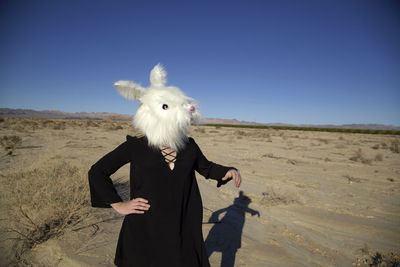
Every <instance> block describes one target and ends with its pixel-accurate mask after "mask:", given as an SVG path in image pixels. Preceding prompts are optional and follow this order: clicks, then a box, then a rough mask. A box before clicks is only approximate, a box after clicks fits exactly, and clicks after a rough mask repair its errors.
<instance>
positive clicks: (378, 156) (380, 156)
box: [374, 154, 383, 161]
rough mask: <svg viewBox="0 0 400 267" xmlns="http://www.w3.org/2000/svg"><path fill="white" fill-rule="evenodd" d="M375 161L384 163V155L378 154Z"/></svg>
mask: <svg viewBox="0 0 400 267" xmlns="http://www.w3.org/2000/svg"><path fill="white" fill-rule="evenodd" d="M374 159H375V161H382V160H383V156H382V154H376V155H375V158H374Z"/></svg>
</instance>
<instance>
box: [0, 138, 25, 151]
mask: <svg viewBox="0 0 400 267" xmlns="http://www.w3.org/2000/svg"><path fill="white" fill-rule="evenodd" d="M21 141H22V139H21V137H19V136H17V135H10V136H8V135H5V136H3V137H2V138H0V145H1V146H2V147H3V148H4V150H5V151H6V152H7V155H12V153H13V152H14V150H15V149H16V148H17V146H19V145H20V144H21Z"/></svg>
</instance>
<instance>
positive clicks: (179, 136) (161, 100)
mask: <svg viewBox="0 0 400 267" xmlns="http://www.w3.org/2000/svg"><path fill="white" fill-rule="evenodd" d="M166 77H167V74H166V72H165V70H164V68H163V67H162V66H161V65H160V64H158V65H156V66H155V67H154V68H153V70H152V71H151V73H150V84H151V85H150V87H148V88H143V87H141V86H140V85H138V84H136V83H134V82H131V81H118V82H116V83H115V84H114V85H115V87H116V88H117V90H118V92H119V93H120V94H121V95H122V96H123V97H125V98H128V99H131V100H139V101H140V102H141V105H140V107H139V109H138V110H137V112H136V115H135V116H134V118H133V124H134V126H135V127H136V128H138V129H139V130H140V131H141V132H142V133H144V134H145V135H146V137H147V139H148V141H149V145H151V146H154V147H159V146H168V147H170V148H172V149H174V150H176V151H178V150H180V149H182V148H183V147H184V146H185V143H186V141H187V134H188V131H189V127H190V124H191V123H196V122H198V120H199V119H200V113H199V112H198V111H197V103H196V101H195V100H194V99H192V98H190V97H187V96H186V95H185V94H184V93H183V92H182V91H181V90H180V89H179V88H177V87H174V86H166V82H167V79H166ZM164 104H165V105H168V109H167V110H164V109H163V105H164ZM192 106H193V107H194V108H195V110H194V111H191V110H190V108H191V107H192Z"/></svg>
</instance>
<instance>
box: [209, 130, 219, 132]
mask: <svg viewBox="0 0 400 267" xmlns="http://www.w3.org/2000/svg"><path fill="white" fill-rule="evenodd" d="M208 133H219V131H215V130H211V131H209V132H208Z"/></svg>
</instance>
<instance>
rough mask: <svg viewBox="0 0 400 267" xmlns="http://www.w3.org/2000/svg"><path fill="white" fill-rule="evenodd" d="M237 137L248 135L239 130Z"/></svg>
mask: <svg viewBox="0 0 400 267" xmlns="http://www.w3.org/2000/svg"><path fill="white" fill-rule="evenodd" d="M235 135H238V136H247V135H248V134H247V133H246V132H245V131H242V130H237V131H235Z"/></svg>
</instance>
